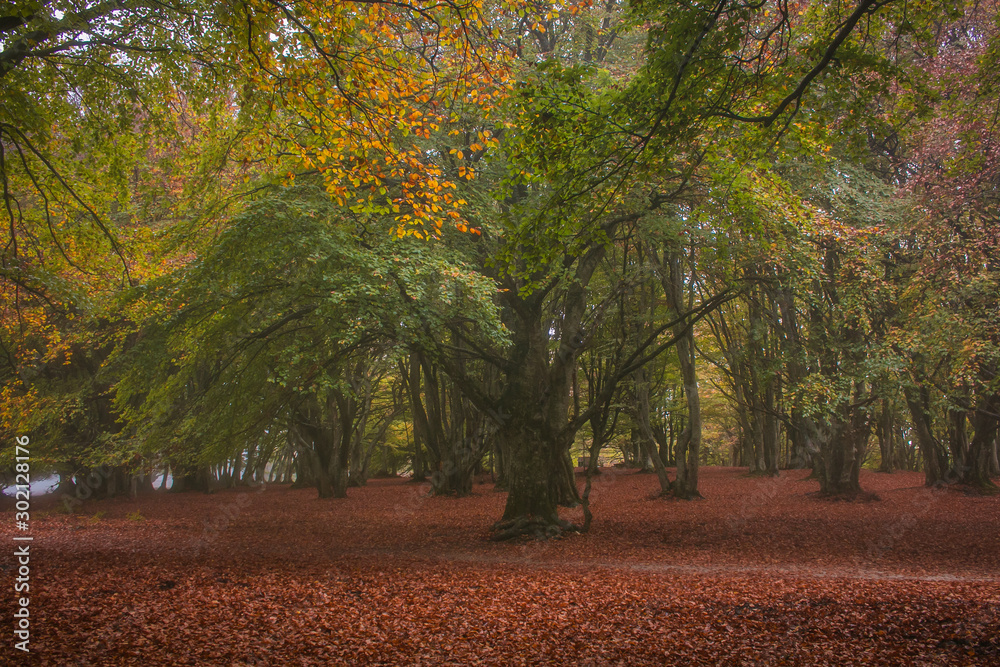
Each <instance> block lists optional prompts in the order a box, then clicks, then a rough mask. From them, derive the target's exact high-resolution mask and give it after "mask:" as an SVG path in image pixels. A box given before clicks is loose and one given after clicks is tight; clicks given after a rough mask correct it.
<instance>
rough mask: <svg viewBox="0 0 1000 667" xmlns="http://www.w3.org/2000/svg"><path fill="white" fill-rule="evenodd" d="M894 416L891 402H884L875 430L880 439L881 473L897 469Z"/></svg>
mask: <svg viewBox="0 0 1000 667" xmlns="http://www.w3.org/2000/svg"><path fill="white" fill-rule="evenodd" d="M892 417H893V415H892V408H891V404H890V403H889V401H887V400H885V399H883V400H882V410H881V411H880V412H879V419H878V424H877V425H876V428H875V436H876V437H877V438H878V449H879V454H880V458H881V461H880V463H879V468H878V469H879V472H890V473H891V472H892V471H893V470H895V469H896V467H897V466H896V460H895V459H896V448H895V447H894V442H895V438H893V432H892V431H893V418H892Z"/></svg>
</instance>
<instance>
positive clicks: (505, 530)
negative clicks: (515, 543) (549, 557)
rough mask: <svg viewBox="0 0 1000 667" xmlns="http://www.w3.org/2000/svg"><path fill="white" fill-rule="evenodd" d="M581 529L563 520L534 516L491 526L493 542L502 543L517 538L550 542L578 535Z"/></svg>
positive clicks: (521, 517) (500, 522)
mask: <svg viewBox="0 0 1000 667" xmlns="http://www.w3.org/2000/svg"><path fill="white" fill-rule="evenodd" d="M582 530H583V529H582V528H581V527H580V526H577V525H576V524H575V523H573V522H572V521H566V520H564V519H556V520H555V521H552V520H550V519H542V518H540V517H534V516H520V517H517V518H514V519H508V520H506V521H499V522H497V523H496V524H495V525H494V526H493V536H492V537H490V539H491V540H493V541H494V542H503V541H504V540H512V539H515V538H518V537H530V538H532V539H535V540H551V539H555V538H559V537H561V536H562V535H563V534H564V533H571V532H572V533H579V532H582Z"/></svg>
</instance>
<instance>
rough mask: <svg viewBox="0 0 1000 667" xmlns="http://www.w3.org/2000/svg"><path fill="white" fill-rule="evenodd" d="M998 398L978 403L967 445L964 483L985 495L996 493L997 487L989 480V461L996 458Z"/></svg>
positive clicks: (999, 398)
mask: <svg viewBox="0 0 1000 667" xmlns="http://www.w3.org/2000/svg"><path fill="white" fill-rule="evenodd" d="M998 413H1000V397H997V396H989V397H987V398H985V399H983V400H982V401H980V404H979V406H978V407H977V409H976V412H975V414H974V415H973V417H972V428H973V429H974V430H973V435H972V441H971V442H970V443H969V456H968V459H967V469H966V471H965V475H964V481H965V482H966V483H967V484H970V485H972V486H974V487H975V488H977V489H979V490H980V491H983V492H986V493H996V492H997V486H996V484H994V483H993V481H992V480H991V479H990V476H991V475H990V473H991V465H992V463H993V461H992V460H991V459H993V458H995V457H996V450H995V447H996V441H997V430H998V419H997V417H996V416H995V415H996V414H998Z"/></svg>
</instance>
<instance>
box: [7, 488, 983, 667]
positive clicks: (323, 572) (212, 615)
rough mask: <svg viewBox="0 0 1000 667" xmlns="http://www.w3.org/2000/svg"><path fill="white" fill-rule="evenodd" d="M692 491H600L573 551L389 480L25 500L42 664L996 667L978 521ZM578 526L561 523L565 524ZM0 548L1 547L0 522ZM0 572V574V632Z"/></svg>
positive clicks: (967, 508)
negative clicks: (319, 494)
mask: <svg viewBox="0 0 1000 667" xmlns="http://www.w3.org/2000/svg"><path fill="white" fill-rule="evenodd" d="M805 475H806V473H805V472H794V471H793V472H787V473H782V475H781V477H779V478H777V479H769V478H751V477H747V476H746V475H745V474H744V473H743V471H741V470H739V469H732V468H714V469H712V468H709V469H705V470H703V472H702V482H701V491H702V493H703V494H704V495H705V499H704V500H699V501H691V502H688V501H676V500H665V499H660V498H657V497H656V496H655V492H656V490H657V484H656V479H655V477H653V476H649V475H639V474H635V473H633V472H632V471H623V470H619V469H605V470H604V474H602V475H601V476H600V477H598V478H595V482H594V490H593V492H592V508H593V511H594V515H595V520H594V525H593V528H592V530H591V532H590V533H589V534H586V535H570V536H568V537H566V538H564V539H560V540H552V541H548V542H520V543H496V542H491V541H489V539H488V536H489V529H490V526H491V525H492V523H493V522H494V521H495V520H496V519H497V518H498V517H499V516H500V515H501V513H502V509H503V502H504V498H505V495H504V494H503V493H499V492H495V491H494V490H493V487H492V485H491V484H477V485H476V486H475V488H474V494H473V496H471V497H468V498H460V499H459V498H436V497H428V496H427V495H426V492H427V487H426V486H425V485H418V484H412V483H409V482H408V481H407V480H405V479H392V480H375V481H372V482H370V483H369V485H368V486H367V487H365V488H360V489H351V491H350V496H351V497H349V498H348V499H346V500H336V501H331V500H319V499H318V498H316V493H315V491H314V490H308V489H303V490H292V489H290V488H288V487H285V486H273V485H272V486H268V487H266V488H264V489H261V488H251V489H237V490H227V491H221V492H219V493H216V494H213V495H202V494H155V495H151V496H141V497H139V498H137V499H135V500H127V499H115V500H105V501H93V502H88V503H86V504H85V505H84V506H83V507H82V508H81V509H79V510H78V511H77V512H76V513H75V514H72V515H67V514H63V513H60V511H59V506H60V505H59V502H58V499H56V498H35V499H33V502H32V512H33V514H32V534H33V535H34V536H35V541H34V542H33V546H32V558H31V604H30V610H31V630H32V635H31V649H32V654H31V655H30V656H27V657H25V656H23V655H22V654H19V652H17V651H14V650H13V649H12V644H13V640H12V639H10V637H8V640H6V641H5V646H3V648H2V650H0V654H2V655H5V656H7V657H6V658H5V661H7V662H8V663H9V664H42V665H100V666H104V665H366V664H381V665H400V664H403V665H477V664H480V665H522V664H523V665H702V664H705V665H716V664H717V665H998V664H1000V499H998V498H996V497H977V496H970V495H965V494H963V493H961V492H958V491H956V490H953V489H951V490H950V489H943V490H929V489H925V488H923V486H922V481H923V476H922V475H920V474H914V473H896V474H892V475H885V474H877V473H866V474H865V475H863V477H862V485H863V486H864V488H865V489H866V490H868V491H872V492H874V493H875V494H877V496H878V500H874V501H867V502H833V501H830V500H825V499H822V498H818V497H817V496H816V495H815V494H814V491H815V489H816V488H817V485H816V483H815V482H813V481H810V480H806V479H805ZM579 514H580V510H579V509H572V510H566V512H565V515H566V518H569V519H578V520H579V519H581V517H580V516H579ZM3 519H4V520H3V527H2V531H0V534H2V535H3V539H4V541H6V543H7V544H8V545H10V544H12V537H13V533H14V530H13V525H14V517H13V508H12V507H10V506H9V504H8V505H5V506H4V513H3ZM12 563H13V560H12V559H11V558H10V557H8V558H7V559H5V560H4V564H3V568H4V575H5V579H6V584H5V590H7V591H9V593H8V595H7V596H6V598H7V599H6V600H5V605H4V606H5V609H6V615H7V618H8V619H11V614H13V609H14V607H13V604H14V601H13V593H12V592H10V591H12V589H13V578H14V571H13V566H12Z"/></svg>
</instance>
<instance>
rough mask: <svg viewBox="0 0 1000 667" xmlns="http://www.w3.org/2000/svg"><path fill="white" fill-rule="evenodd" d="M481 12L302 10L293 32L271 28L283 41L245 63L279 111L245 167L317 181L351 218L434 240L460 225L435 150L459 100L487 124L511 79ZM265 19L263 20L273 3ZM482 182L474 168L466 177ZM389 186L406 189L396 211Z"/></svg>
mask: <svg viewBox="0 0 1000 667" xmlns="http://www.w3.org/2000/svg"><path fill="white" fill-rule="evenodd" d="M481 9H482V3H478V4H477V3H469V4H464V5H461V6H459V5H452V4H449V3H444V4H439V3H431V2H427V3H424V2H419V3H417V4H416V5H413V6H410V5H391V6H390V5H386V4H382V3H337V4H335V5H332V6H327V5H304V6H303V7H302V10H303V13H302V14H301V15H299V16H298V17H297V22H296V23H294V24H287V25H282V26H281V29H280V31H278V29H277V28H269V30H270V32H271V34H277V32H280V35H278V37H277V39H275V40H273V41H271V40H268V39H263V38H262V39H260V40H259V41H258V42H257V43H256V44H255V47H256V48H258V49H260V50H262V51H264V52H265V53H264V54H263V55H260V57H259V58H258V59H250V60H245V61H244V62H243V65H244V67H246V68H247V70H248V71H247V73H246V75H247V76H248V78H250V79H252V80H255V81H257V82H258V85H259V87H260V89H261V92H262V93H266V92H269V93H270V94H271V98H270V99H274V100H277V102H278V105H279V106H280V108H281V114H278V115H274V114H273V113H272V110H271V109H267V113H268V115H267V116H266V118H264V117H261V118H262V119H264V120H266V123H265V124H264V125H262V126H260V127H259V128H258V132H259V136H260V137H263V138H264V139H265V141H264V142H263V143H262V144H261V143H259V142H257V141H254V140H250V141H245V142H243V143H242V144H241V145H242V147H244V148H245V149H249V152H248V154H247V155H246V156H245V157H246V158H247V159H248V160H249V161H251V162H261V161H264V162H266V163H270V164H275V165H276V164H277V163H288V162H293V163H294V164H293V167H294V170H296V171H299V170H310V171H318V172H319V173H321V174H322V176H323V178H324V180H325V181H326V185H327V190H328V191H329V192H330V193H331V195H332V196H334V198H336V199H337V200H338V201H341V202H343V203H344V204H345V205H347V206H349V207H351V208H352V210H357V211H369V212H375V213H379V214H386V213H390V214H395V215H397V216H402V215H408V216H409V218H407V219H406V220H403V219H402V218H401V217H397V221H398V222H401V223H403V222H405V223H406V227H407V228H408V229H409V228H414V229H415V228H417V227H424V229H423V236H427V235H430V236H433V235H434V234H435V233H436V232H435V228H436V227H437V226H439V224H438V225H436V224H435V223H434V220H435V219H437V220H441V219H443V218H447V217H451V216H449V215H448V213H447V212H448V211H450V210H454V207H453V205H452V202H451V201H450V199H449V198H448V197H445V196H444V195H443V194H442V190H445V189H448V187H449V184H448V183H447V179H446V178H445V177H444V175H443V174H441V173H440V167H439V166H438V165H436V161H437V159H438V157H439V156H437V155H436V154H435V153H434V152H433V151H432V150H430V149H429V147H428V142H431V141H433V139H434V136H435V134H436V133H439V132H442V131H443V128H445V127H446V126H447V124H448V123H449V117H450V114H451V111H450V109H451V105H452V103H453V101H454V100H464V103H465V104H469V105H472V106H474V107H476V108H477V109H478V111H477V114H478V115H479V116H482V117H489V115H490V114H491V113H492V108H493V106H494V105H495V104H496V103H497V101H498V100H499V99H501V98H502V97H503V96H504V95H505V94H506V90H507V81H508V80H509V79H510V77H509V74H508V69H509V58H510V54H509V50H508V49H505V48H500V47H499V46H498V45H497V44H496V43H495V40H496V38H497V37H496V36H495V35H493V34H492V33H491V31H490V29H489V28H488V27H487V26H486V22H485V20H484V17H483V16H482V15H481V13H480V10H481ZM257 11H259V12H261V16H263V15H264V14H265V13H266V5H261V7H260V8H258V9H257ZM285 119H292V120H285ZM479 145H480V147H482V146H485V144H483V143H482V142H479ZM472 150H473V151H475V150H477V149H472ZM466 155H467V152H463V155H462V157H459V160H462V159H464V157H465V156H466ZM278 156H280V157H278ZM376 165H377V168H376ZM411 175H413V176H415V177H416V179H415V181H414V180H413V179H411V178H410V176H411ZM473 177H474V172H473V171H472V169H471V168H468V167H466V168H464V169H463V170H462V172H461V174H460V175H459V178H462V179H467V180H468V179H472V178H473ZM392 182H401V183H402V189H401V191H399V192H393V193H392V195H391V203H388V202H387V199H386V197H387V195H386V194H385V193H382V192H381V189H382V188H384V187H387V186H388V184H389V183H392ZM414 186H416V187H414ZM451 187H452V189H453V187H454V186H453V185H452V186H451ZM390 189H392V188H390ZM375 193H378V194H375Z"/></svg>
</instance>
